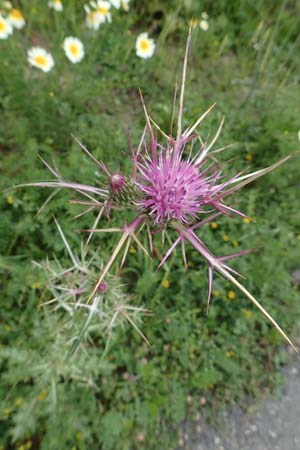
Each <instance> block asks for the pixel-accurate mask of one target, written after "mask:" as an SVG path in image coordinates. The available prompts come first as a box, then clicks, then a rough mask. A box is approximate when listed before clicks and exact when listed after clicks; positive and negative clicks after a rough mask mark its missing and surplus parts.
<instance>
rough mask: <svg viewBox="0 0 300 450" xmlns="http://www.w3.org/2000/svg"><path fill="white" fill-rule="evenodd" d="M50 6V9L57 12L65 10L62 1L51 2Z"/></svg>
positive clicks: (54, 0)
mask: <svg viewBox="0 0 300 450" xmlns="http://www.w3.org/2000/svg"><path fill="white" fill-rule="evenodd" d="M48 6H49V8H53V9H55V11H62V10H63V9H64V8H63V4H62V2H61V0H50V1H49V2H48Z"/></svg>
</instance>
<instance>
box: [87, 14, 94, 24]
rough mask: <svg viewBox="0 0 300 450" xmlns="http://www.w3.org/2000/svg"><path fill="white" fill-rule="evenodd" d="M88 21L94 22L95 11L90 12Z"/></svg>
mask: <svg viewBox="0 0 300 450" xmlns="http://www.w3.org/2000/svg"><path fill="white" fill-rule="evenodd" d="M87 17H88V20H90V21H91V22H92V21H93V20H94V11H90V12H88V14H87Z"/></svg>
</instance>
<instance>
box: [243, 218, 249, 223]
mask: <svg viewBox="0 0 300 450" xmlns="http://www.w3.org/2000/svg"><path fill="white" fill-rule="evenodd" d="M243 222H244V223H250V222H251V219H249V217H243Z"/></svg>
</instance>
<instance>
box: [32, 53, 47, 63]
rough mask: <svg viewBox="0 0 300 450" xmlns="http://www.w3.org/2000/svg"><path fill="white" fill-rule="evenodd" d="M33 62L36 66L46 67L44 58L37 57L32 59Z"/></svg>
mask: <svg viewBox="0 0 300 450" xmlns="http://www.w3.org/2000/svg"><path fill="white" fill-rule="evenodd" d="M34 62H35V63H36V64H38V65H39V66H46V65H47V60H46V58H45V56H42V55H37V56H35V57H34Z"/></svg>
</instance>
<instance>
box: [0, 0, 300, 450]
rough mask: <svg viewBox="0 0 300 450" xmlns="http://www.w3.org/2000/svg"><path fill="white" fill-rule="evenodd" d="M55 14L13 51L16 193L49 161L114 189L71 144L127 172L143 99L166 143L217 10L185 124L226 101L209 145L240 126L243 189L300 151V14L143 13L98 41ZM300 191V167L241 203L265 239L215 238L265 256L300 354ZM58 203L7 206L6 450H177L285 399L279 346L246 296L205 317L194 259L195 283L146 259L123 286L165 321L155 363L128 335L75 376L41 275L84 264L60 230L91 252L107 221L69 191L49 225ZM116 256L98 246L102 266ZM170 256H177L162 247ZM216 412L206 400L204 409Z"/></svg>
mask: <svg viewBox="0 0 300 450" xmlns="http://www.w3.org/2000/svg"><path fill="white" fill-rule="evenodd" d="M41 3H42V2H39V1H30V2H29V1H27V0H26V1H25V0H24V1H23V2H19V6H20V7H21V9H22V12H23V13H24V16H25V18H26V20H27V25H26V27H25V28H24V29H23V30H16V31H15V32H14V35H13V36H11V37H10V38H9V39H8V40H3V41H1V63H2V65H1V70H0V110H1V119H2V120H1V124H0V189H5V188H7V187H9V186H11V185H13V184H18V183H21V182H26V181H27V182H29V181H33V180H43V179H47V178H48V177H49V176H48V173H47V170H46V169H45V168H44V167H43V165H42V163H41V161H40V159H39V158H38V155H41V156H42V157H43V158H45V159H47V160H49V161H51V159H52V158H54V159H55V161H56V162H57V164H58V166H59V167H60V168H61V171H62V173H63V174H64V176H65V177H66V178H67V179H72V180H76V181H80V182H86V183H88V184H93V183H95V182H97V180H98V179H99V178H98V174H96V173H95V166H93V164H92V162H91V161H90V160H88V159H87V157H86V156H85V155H84V154H83V153H82V151H81V150H80V149H79V148H78V146H77V145H76V143H75V142H74V141H73V139H72V138H71V136H70V135H71V133H73V134H75V135H76V136H77V137H78V138H79V139H80V140H81V141H82V142H83V143H84V144H85V145H86V146H87V147H88V148H89V149H90V151H92V153H93V154H94V155H95V156H96V157H97V158H100V159H102V160H104V161H105V162H107V163H108V165H109V166H110V167H111V168H112V169H116V168H119V167H121V169H122V170H125V169H128V167H129V159H128V157H127V155H128V150H127V135H128V132H129V133H130V136H131V139H132V142H133V144H134V145H136V144H137V142H138V138H139V136H140V134H141V132H142V130H143V127H144V122H145V121H144V117H143V114H142V111H141V106H140V102H139V96H138V87H140V88H141V89H142V92H143V94H144V96H145V100H146V103H147V107H148V110H149V111H150V113H151V115H152V116H153V117H154V118H155V120H156V121H157V122H158V123H159V124H160V126H161V127H162V128H163V129H165V130H167V129H168V126H169V121H170V115H171V106H172V96H173V89H174V83H175V80H176V79H179V77H180V69H181V64H182V59H183V51H184V46H185V40H186V36H187V30H188V22H189V20H190V18H191V17H193V18H195V19H197V18H198V19H199V18H200V15H201V12H202V11H207V13H208V14H209V16H210V18H209V25H210V28H209V31H207V32H203V31H202V30H201V29H200V28H199V27H197V28H196V29H195V31H194V33H193V42H192V50H191V57H190V63H189V71H188V80H187V92H186V100H185V108H184V122H185V124H186V125H187V124H188V123H190V122H191V121H192V120H195V119H196V118H197V117H198V116H199V115H200V114H201V113H202V112H204V111H205V109H206V108H207V107H208V106H210V105H211V104H212V103H214V102H217V107H216V108H215V110H214V112H212V113H211V114H210V115H209V117H208V119H207V120H206V121H205V123H203V127H202V130H203V136H204V137H205V136H207V135H208V134H209V133H210V135H212V134H213V133H214V131H215V130H216V128H217V127H218V123H219V122H220V119H221V117H222V116H223V115H225V117H226V122H225V127H224V130H223V132H222V135H221V137H220V139H219V143H220V145H227V144H230V143H232V142H234V143H236V146H235V147H233V148H232V149H228V151H227V152H226V154H224V155H223V156H222V158H223V161H227V160H229V159H231V158H232V159H231V160H230V161H229V162H228V163H227V166H226V167H227V168H228V172H229V173H235V172H236V171H238V170H241V169H245V168H246V167H249V169H251V170H256V169H258V168H262V167H264V166H266V165H270V164H271V163H272V162H274V161H276V160H278V159H280V158H281V157H283V156H285V155H288V154H289V153H291V152H294V151H297V150H299V140H298V131H299V120H298V118H299V113H300V111H299V110H300V107H299V101H298V99H299V94H300V85H299V73H300V67H299V66H300V63H299V58H298V54H299V39H298V35H297V33H298V32H297V30H298V29H299V19H298V17H299V5H292V4H290V3H288V2H275V3H274V5H272V7H271V6H270V4H269V2H266V1H262V0H261V1H258V2H256V3H255V4H253V2H250V1H243V2H240V3H239V5H238V6H237V4H236V2H233V1H230V2H228V1H226V2H225V1H222V0H218V1H216V2H214V4H213V6H212V5H211V2H196V1H195V2H188V1H185V2H179V1H175V0H173V1H171V0H170V1H165V2H160V1H153V2H150V3H149V2H132V5H131V9H130V12H129V13H124V12H123V13H121V12H117V11H114V12H113V21H112V24H105V25H103V27H101V28H100V29H99V31H98V32H94V31H91V30H88V29H87V28H86V27H85V25H84V15H85V14H84V10H83V8H82V7H81V6H80V4H79V2H78V4H77V2H73V1H71V0H70V1H65V2H64V5H65V11H64V13H62V14H60V13H55V12H53V11H50V10H48V7H47V2H45V5H46V6H42V5H41ZM74 5H76V7H75V6H74ZM145 30H147V31H149V33H150V34H151V35H152V36H153V37H154V38H155V40H156V42H157V48H156V51H155V54H154V56H153V57H152V58H151V59H150V60H145V61H143V60H140V59H138V58H137V57H136V56H135V51H134V43H135V38H136V36H137V35H138V34H139V33H140V32H142V31H145ZM68 35H75V36H77V37H79V38H80V39H81V40H82V41H83V42H84V44H85V49H86V57H85V58H84V59H83V61H82V62H81V63H80V64H78V65H72V64H71V63H70V62H69V61H68V60H67V59H66V58H65V56H64V54H63V51H62V49H61V48H60V45H61V43H62V41H63V39H64V37H65V36H68ZM37 43H39V44H41V45H43V46H46V47H47V48H48V49H49V50H50V51H51V52H52V54H53V56H54V59H55V62H56V65H55V68H54V69H53V71H51V72H50V73H48V74H44V73H42V72H40V71H38V70H37V69H34V68H31V67H29V65H28V64H27V61H26V52H27V49H28V48H29V47H30V46H32V45H36V44H37ZM298 192H299V156H298V155H297V154H295V156H294V158H293V159H291V160H290V161H288V162H287V163H286V164H285V165H284V166H282V167H281V168H279V169H277V170H276V171H275V172H274V173H272V174H270V175H267V176H266V177H265V178H262V179H260V180H258V181H256V182H255V183H253V184H252V185H251V186H249V187H247V188H246V189H244V192H242V193H240V194H239V195H238V196H237V197H236V199H235V201H237V202H238V204H239V207H240V209H242V210H243V211H244V212H245V213H246V214H248V215H249V216H250V217H256V222H255V223H254V222H253V223H250V224H246V223H244V222H243V221H241V220H240V219H238V218H234V219H226V218H224V219H222V220H220V221H218V227H217V228H216V229H215V230H212V229H211V228H210V227H207V228H204V229H203V231H202V239H203V240H204V241H205V242H207V243H208V244H209V246H210V248H212V249H213V250H214V251H216V252H217V253H218V254H225V253H226V252H230V251H232V250H233V249H238V250H239V249H242V248H247V247H252V246H254V247H258V250H257V252H255V253H253V254H251V255H248V256H245V257H243V258H240V259H239V261H238V263H236V267H238V270H239V271H241V272H242V273H244V274H246V275H247V280H246V281H245V284H246V285H247V288H249V290H250V291H251V292H252V293H254V294H255V296H256V298H258V300H260V301H261V302H262V304H263V306H264V307H265V308H266V309H267V310H268V311H269V312H270V313H271V314H272V315H273V316H274V318H275V319H276V320H278V321H279V323H280V325H281V326H282V327H283V329H284V330H285V331H287V332H288V334H291V335H292V336H294V338H295V340H296V341H297V333H298V334H299V320H300V310H299V286H298V285H297V284H295V283H294V282H293V278H292V273H293V272H294V271H295V270H297V269H298V268H299V252H300V251H299V250H300V228H299V223H300V221H299V219H300V213H299V207H298V196H299V194H298ZM47 195H49V191H47V192H46V190H44V191H43V190H36V189H33V188H27V189H20V190H16V191H13V192H9V193H5V194H2V195H1V197H0V208H1V216H0V217H1V220H0V230H1V233H0V254H1V255H2V256H1V257H0V275H1V298H2V308H1V323H0V333H1V340H2V344H1V347H0V364H1V371H2V377H1V382H0V392H1V394H0V395H1V398H2V399H3V401H2V404H1V407H0V413H1V418H0V436H1V438H0V445H2V448H4V449H9V450H10V449H14V448H19V449H20V450H25V448H29V445H30V444H28V443H29V442H31V443H32V448H33V449H41V450H62V449H72V448H76V449H77V450H85V449H95V450H96V449H97V450H98V449H100V448H101V449H103V450H109V449H111V450H116V449H118V450H126V449H130V450H132V449H145V450H151V449H153V450H159V449H162V448H163V449H168V448H169V449H171V448H175V446H176V442H177V431H178V422H180V421H181V420H183V419H184V418H185V417H189V418H193V417H194V416H195V414H196V412H197V411H199V410H200V412H201V413H202V414H203V415H205V416H206V417H207V418H208V419H212V418H213V416H214V411H216V409H219V408H222V407H224V405H226V404H230V403H233V402H239V403H240V404H241V405H243V404H245V402H246V400H245V399H249V397H250V398H259V397H260V396H261V394H262V393H265V392H270V391H272V390H273V389H274V388H276V386H278V384H279V383H280V374H279V368H280V365H281V364H282V363H284V362H286V360H287V354H286V352H285V350H284V348H283V347H282V340H281V338H280V336H279V335H278V334H277V333H276V332H275V331H274V330H273V329H272V328H271V327H270V326H269V325H268V324H267V323H266V321H265V320H264V318H263V317H262V316H261V315H260V314H259V313H258V312H257V311H255V310H254V308H253V307H252V305H250V304H249V302H248V301H247V299H245V298H243V297H242V295H240V294H239V293H238V292H235V298H234V299H233V300H230V299H229V298H228V293H229V291H230V290H234V289H233V288H232V287H231V286H230V285H229V284H228V283H227V282H226V281H225V280H224V279H222V278H221V277H218V276H216V279H215V286H214V296H213V299H212V305H211V308H210V312H209V315H208V316H206V312H205V310H206V304H205V303H206V278H207V275H206V270H205V267H204V264H203V262H202V260H201V259H200V258H199V256H198V255H197V254H196V253H195V252H194V251H193V250H191V249H189V250H188V258H189V261H190V268H189V272H188V274H185V272H184V269H183V267H182V262H181V258H180V254H179V252H178V254H174V255H173V256H172V258H171V259H170V261H169V262H168V265H167V266H165V267H164V269H162V270H161V271H160V272H158V273H156V272H155V267H156V263H157V261H154V262H150V261H148V260H146V259H145V258H144V256H143V254H141V253H140V252H139V250H137V251H136V253H131V254H130V256H129V260H128V262H127V265H126V267H125V269H124V271H123V274H122V281H123V282H124V283H125V285H126V287H125V288H124V289H125V291H127V292H129V293H130V295H131V297H132V299H131V302H132V304H134V305H136V306H141V305H144V306H145V307H147V308H149V309H150V310H151V311H152V313H153V314H152V316H147V317H144V319H143V322H142V323H141V324H139V326H140V328H141V330H142V332H143V333H144V334H145V335H146V336H147V338H148V340H149V341H150V346H147V344H146V343H145V342H144V341H143V340H142V339H141V338H140V336H139V335H138V334H137V333H136V332H135V331H134V330H133V329H132V327H131V326H130V325H129V324H126V323H124V324H123V326H122V327H120V328H118V329H117V330H116V331H115V332H114V333H113V334H112V337H111V341H110V346H109V349H108V351H107V352H106V353H103V352H104V347H105V341H106V338H105V336H102V335H101V334H100V333H99V332H98V333H97V330H95V332H94V342H96V344H97V345H91V344H89V343H88V342H87V343H86V349H87V353H85V352H83V351H79V352H77V354H76V355H75V356H74V357H73V358H72V359H71V360H70V361H69V363H68V364H66V363H65V362H64V356H65V353H66V349H67V348H68V342H69V340H70V339H71V338H72V337H73V336H74V330H73V329H69V328H68V327H67V326H66V324H68V323H69V322H68V321H67V319H66V316H65V315H64V314H58V313H53V312H52V310H51V309H50V308H42V309H41V308H40V307H39V305H40V304H41V302H42V301H45V300H47V299H49V298H50V297H49V295H50V294H49V292H48V291H47V289H46V288H45V276H44V274H43V273H42V272H41V271H39V270H37V269H36V268H35V267H34V266H33V265H32V264H31V261H32V260H36V261H40V260H42V259H44V258H45V256H46V255H49V258H50V259H52V258H53V256H54V255H56V256H57V257H58V258H59V260H60V261H61V262H62V264H68V260H67V255H66V253H65V251H64V246H63V243H62V241H61V239H60V238H59V234H58V232H57V228H56V227H55V224H54V222H53V214H54V215H55V216H56V217H58V218H59V222H60V224H61V226H62V228H63V230H64V232H65V234H66V236H67V238H68V240H69V242H70V243H71V245H72V248H75V249H76V248H78V247H79V243H80V233H79V232H78V231H76V230H79V229H82V228H86V227H89V226H91V222H92V220H93V218H92V217H88V216H84V217H83V218H81V219H79V220H77V221H72V217H73V216H74V215H75V214H76V213H78V212H79V209H78V208H77V207H75V206H74V205H69V204H68V199H69V198H70V197H69V196H68V194H67V193H63V192H61V193H60V194H59V195H57V196H56V197H55V199H54V200H53V201H52V203H51V204H50V205H48V207H46V208H45V210H44V211H43V213H42V214H41V215H40V216H38V217H36V216H35V214H36V212H37V210H38V209H39V207H40V206H41V205H42V203H43V201H44V200H45V199H46V198H47ZM225 235H226V236H228V240H227V241H225V240H226V237H225ZM224 238H225V240H224ZM113 244H114V242H112V241H111V239H108V238H103V239H100V238H98V237H97V239H95V249H96V248H97V246H98V245H100V248H101V257H102V258H103V259H106V258H107V257H108V255H109V252H110V250H111V248H112V247H113ZM234 245H237V247H234ZM157 250H158V251H159V252H162V248H161V246H160V244H159V243H157ZM163 280H167V281H168V282H169V287H164V286H168V284H163V285H162V284H161V282H162V281H163ZM201 397H204V398H205V399H206V404H205V405H202V406H201V405H200V402H199V399H200V398H201ZM187 399H188V401H187ZM142 438H144V440H143V439H142ZM26 445H27V447H25V446H26Z"/></svg>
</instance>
